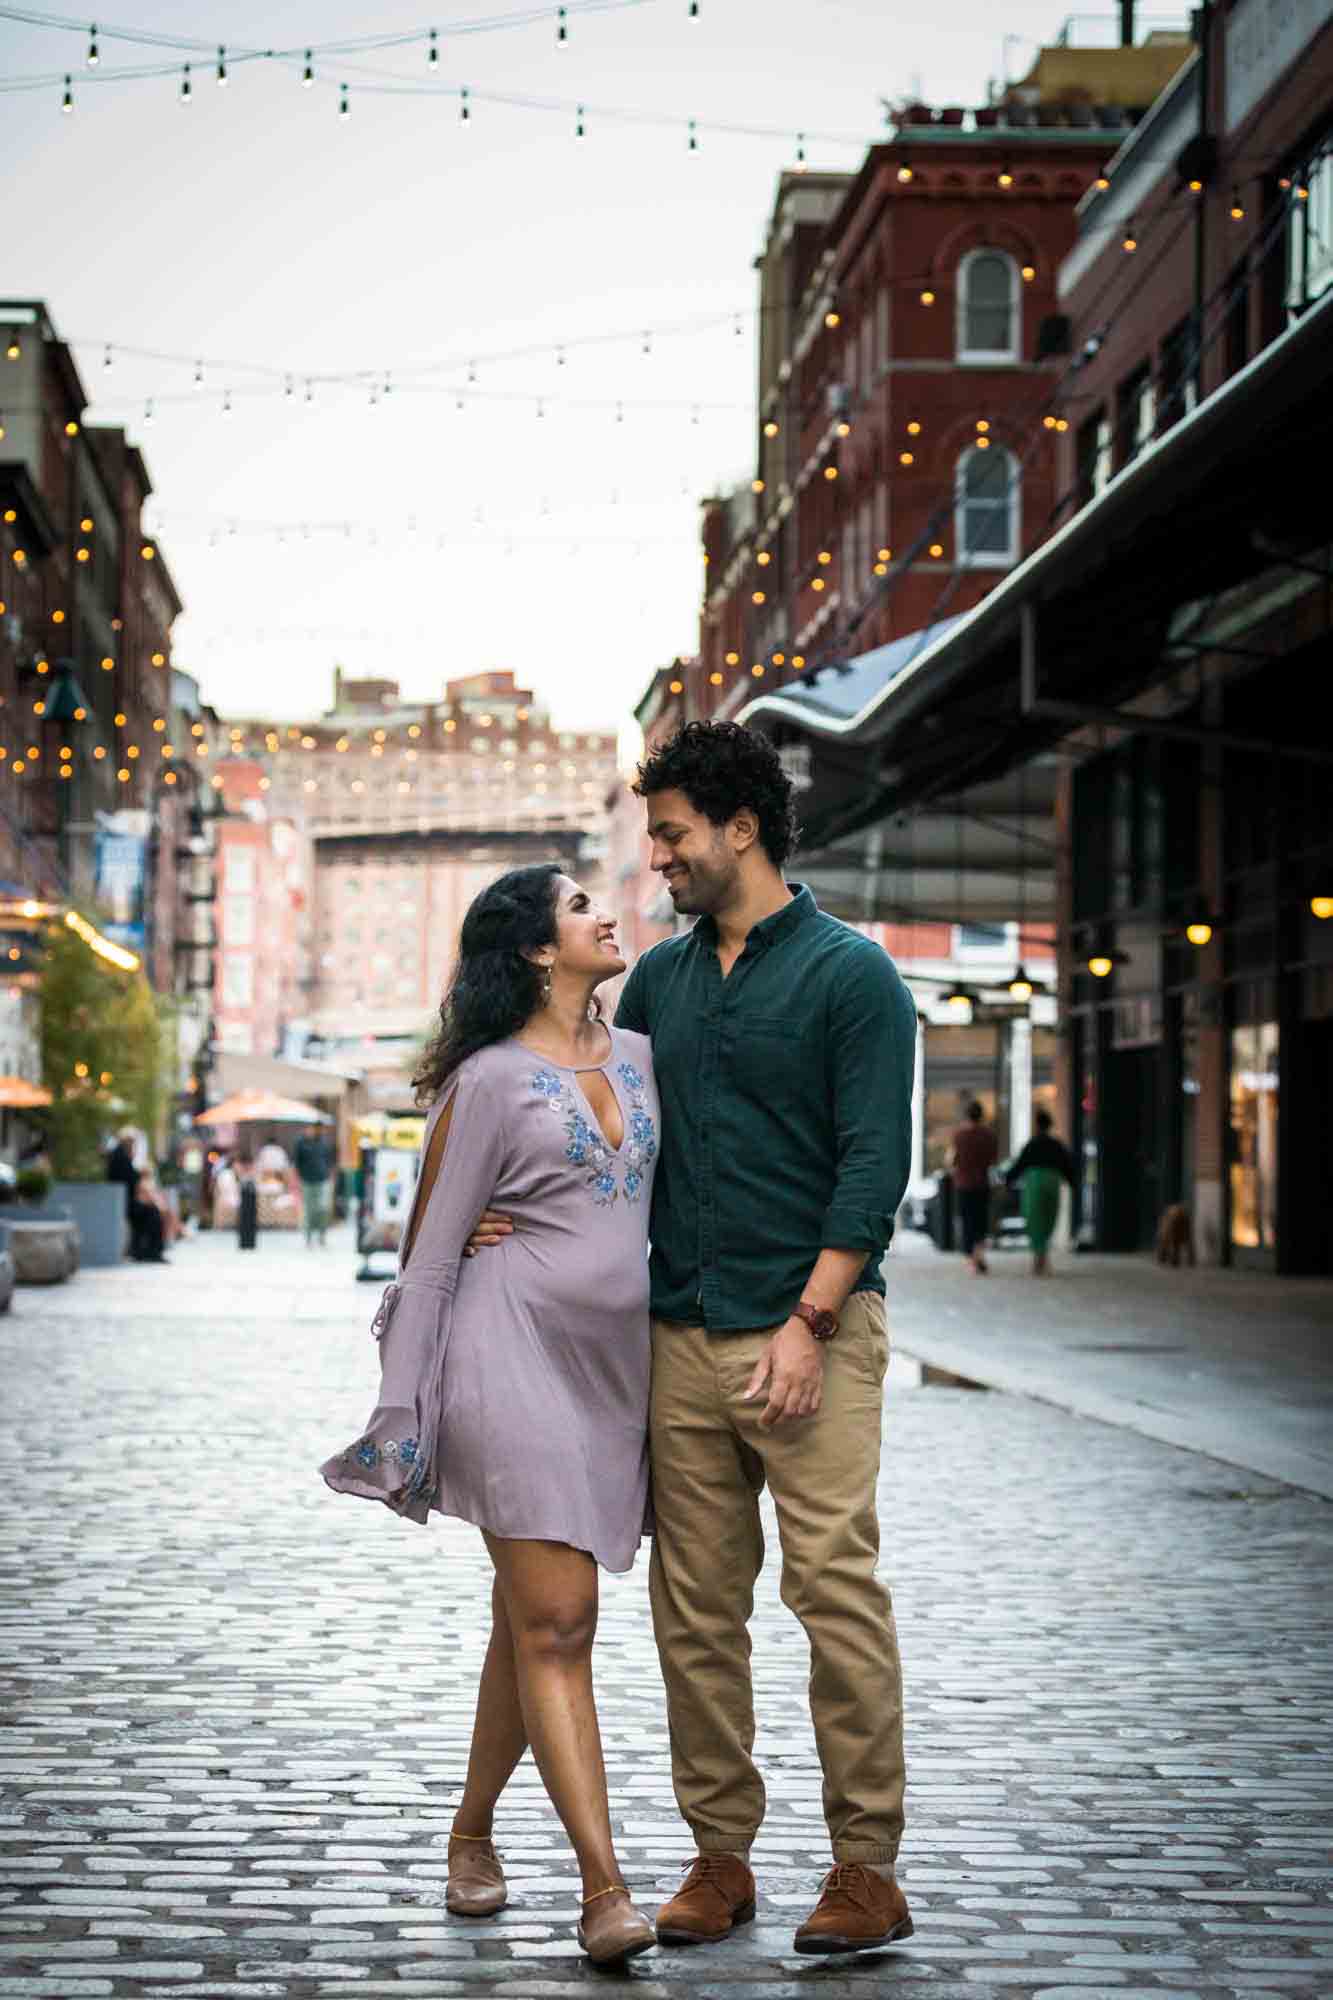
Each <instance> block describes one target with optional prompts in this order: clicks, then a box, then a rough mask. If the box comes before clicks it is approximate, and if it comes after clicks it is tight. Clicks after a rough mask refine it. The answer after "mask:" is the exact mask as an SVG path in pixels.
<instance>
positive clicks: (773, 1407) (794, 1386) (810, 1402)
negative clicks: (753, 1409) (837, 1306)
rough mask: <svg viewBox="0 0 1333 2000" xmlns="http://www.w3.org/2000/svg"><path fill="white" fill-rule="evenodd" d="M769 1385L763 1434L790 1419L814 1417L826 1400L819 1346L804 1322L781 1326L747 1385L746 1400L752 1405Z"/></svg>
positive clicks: (763, 1416)
mask: <svg viewBox="0 0 1333 2000" xmlns="http://www.w3.org/2000/svg"><path fill="white" fill-rule="evenodd" d="M765 1383H767V1384H768V1402H767V1404H766V1406H765V1408H764V1411H763V1413H762V1415H761V1416H760V1419H759V1424H760V1428H761V1429H762V1430H766V1431H771V1430H772V1428H773V1426H774V1424H781V1423H785V1422H786V1421H787V1419H788V1418H790V1417H813V1416H814V1414H815V1412H816V1411H817V1410H818V1408H819V1406H820V1404H821V1403H822V1402H823V1400H824V1357H823V1355H822V1354H821V1353H820V1351H819V1342H818V1341H817V1340H816V1339H815V1337H814V1335H813V1334H812V1333H811V1331H810V1329H809V1327H808V1326H807V1325H806V1323H805V1321H804V1320H803V1319H789V1320H788V1321H787V1322H786V1324H785V1325H783V1326H780V1327H779V1328H778V1330H777V1332H776V1333H775V1334H774V1335H773V1338H772V1339H771V1340H770V1341H769V1343H768V1346H767V1347H766V1348H765V1349H764V1351H763V1353H762V1354H761V1355H760V1357H759V1360H758V1363H757V1365H756V1367H755V1371H754V1373H753V1375H751V1377H750V1380H749V1382H748V1383H747V1384H746V1389H745V1397H744V1400H745V1401H746V1402H747V1403H752V1402H753V1401H754V1399H755V1397H756V1396H758V1395H759V1394H760V1393H761V1392H762V1390H763V1387H764V1384H765Z"/></svg>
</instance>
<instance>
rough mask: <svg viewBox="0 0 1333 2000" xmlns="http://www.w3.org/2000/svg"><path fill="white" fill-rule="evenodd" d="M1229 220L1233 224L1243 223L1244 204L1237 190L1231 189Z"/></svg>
mask: <svg viewBox="0 0 1333 2000" xmlns="http://www.w3.org/2000/svg"><path fill="white" fill-rule="evenodd" d="M1231 220H1232V221H1233V222H1244V220H1245V204H1244V202H1243V201H1242V200H1241V198H1240V189H1239V188H1232V190H1231Z"/></svg>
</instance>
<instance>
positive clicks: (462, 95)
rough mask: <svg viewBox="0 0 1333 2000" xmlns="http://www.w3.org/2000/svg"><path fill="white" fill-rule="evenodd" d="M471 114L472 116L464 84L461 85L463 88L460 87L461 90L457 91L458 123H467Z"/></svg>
mask: <svg viewBox="0 0 1333 2000" xmlns="http://www.w3.org/2000/svg"><path fill="white" fill-rule="evenodd" d="M471 116H472V109H471V106H470V105H469V103H468V94H467V86H466V84H465V85H464V86H463V88H462V89H461V90H460V91H459V93H458V122H459V124H460V125H466V124H467V123H468V121H469V119H470V118H471Z"/></svg>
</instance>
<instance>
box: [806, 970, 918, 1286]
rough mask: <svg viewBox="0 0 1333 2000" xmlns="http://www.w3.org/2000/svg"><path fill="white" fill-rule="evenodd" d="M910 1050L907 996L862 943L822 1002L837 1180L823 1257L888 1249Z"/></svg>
mask: <svg viewBox="0 0 1333 2000" xmlns="http://www.w3.org/2000/svg"><path fill="white" fill-rule="evenodd" d="M915 1051H916V1007H915V1005H914V1003H913V1001H912V997H911V995H910V993H909V992H908V991H907V988H906V987H905V986H904V984H903V982H902V980H901V978H900V977H899V975H898V972H897V970H896V969H895V967H894V965H893V962H892V960H891V959H890V958H889V957H888V956H887V955H886V954H885V953H883V952H881V951H880V950H879V948H878V947H877V946H874V945H871V944H870V943H869V941H868V940H867V941H866V942H865V944H864V945H863V946H861V947H860V948H858V949H856V950H854V951H852V952H849V954H848V965H847V968H846V970H845V972H844V973H843V974H842V976H841V977H840V978H839V980H838V981H837V984H836V988H835V991H834V994H833V996H832V998H831V999H830V1002H829V1063H830V1076H831V1082H832V1088H833V1110H834V1119H835V1124H836V1134H837V1177H836V1180H835V1183H834V1188H833V1198H832V1200H831V1201H830V1202H829V1205H828V1207H827V1209H826V1210H825V1212H824V1222H823V1228H822V1230H821V1233H820V1244H821V1247H822V1248H824V1249H826V1250H864V1251H866V1252H867V1253H868V1254H874V1253H876V1252H882V1251H884V1250H886V1249H887V1248H888V1244H889V1240H890V1238H891V1237H892V1235H893V1218H894V1216H895V1215H896V1214H897V1212H898V1206H899V1204H900V1202H901V1201H902V1198H903V1196H904V1194H905V1193H906V1191H907V1180H908V1175H909V1173H910V1172H911V1163H912V1075H913V1067H914V1062H915Z"/></svg>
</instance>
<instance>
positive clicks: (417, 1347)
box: [320, 1062, 505, 1522]
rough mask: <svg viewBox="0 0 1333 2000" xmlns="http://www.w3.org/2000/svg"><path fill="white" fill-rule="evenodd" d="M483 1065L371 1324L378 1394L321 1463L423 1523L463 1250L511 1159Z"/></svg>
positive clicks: (358, 1490)
mask: <svg viewBox="0 0 1333 2000" xmlns="http://www.w3.org/2000/svg"><path fill="white" fill-rule="evenodd" d="M478 1070H479V1066H478V1065H477V1064H476V1063H475V1062H473V1063H471V1064H467V1065H464V1067H463V1068H462V1069H461V1070H460V1071H459V1072H458V1074H457V1076H456V1078H455V1079H454V1082H453V1085H452V1088H451V1089H450V1091H449V1093H448V1095H447V1097H445V1099H444V1100H443V1101H442V1102H441V1103H440V1105H439V1106H438V1107H437V1109H436V1110H435V1112H433V1113H432V1116H431V1120H430V1123H429V1125H428V1127H427V1131H426V1140H425V1145H424V1147H423V1149H422V1160H421V1173H420V1176H419V1177H418V1181H417V1191H416V1194H415V1196H414V1198H413V1202H412V1207H411V1210H410V1212H409V1215H408V1221H407V1228H406V1230H405V1231H404V1238H403V1249H402V1253H401V1256H400V1259H399V1270H398V1276H397V1278H396V1279H395V1280H394V1282H393V1283H392V1284H391V1285H389V1286H388V1287H387V1289H386V1290H385V1293H384V1296H383V1298H382V1299H381V1300H380V1303H379V1307H378V1310H377V1311H376V1313H375V1317H374V1319H373V1320H372V1322H371V1329H370V1330H371V1333H372V1334H373V1336H374V1338H375V1339H376V1341H377V1342H378V1343H379V1354H380V1392H379V1400H378V1402H377V1403H376V1405H375V1408H374V1410H373V1411H372V1412H371V1416H370V1420H369V1422H368V1423H367V1425H366V1427H365V1430H364V1431H363V1432H362V1434H361V1436H360V1437H359V1438H357V1439H356V1441H355V1442H354V1443H353V1444H350V1445H348V1446H346V1448H345V1449H344V1450H342V1451H340V1452H336V1453H335V1454H334V1456H333V1457H332V1458H330V1459H328V1460H326V1461H325V1463H324V1464H323V1465H322V1466H321V1467H320V1473H321V1475H322V1477H323V1479H324V1481H325V1483H326V1484H327V1485H328V1486H330V1487H331V1488H332V1489H333V1491H334V1492H335V1493H349V1494H353V1495H355V1496H356V1497H357V1498H360V1499H364V1500H382V1501H383V1502H384V1504H385V1505H386V1506H387V1507H390V1508H391V1509H392V1510H393V1512H394V1513H396V1514H401V1515H403V1516H405V1517H406V1518H407V1519H408V1520H412V1521H418V1522H424V1521H425V1520H426V1517H427V1515H428V1514H429V1512H430V1508H431V1505H432V1503H433V1500H434V1497H435V1493H436V1489H437V1487H438V1484H439V1475H438V1469H437V1464H436V1457H437V1452H438V1447H439V1434H440V1417H441V1411H442V1409H443V1405H444V1369H445V1361H446V1356H447V1354H448V1349H449V1336H450V1332H451V1330H452V1326H453V1316H454V1301H455V1297H456V1294H457V1290H458V1283H459V1278H460V1274H461V1272H462V1270H463V1251H464V1248H465V1247H466V1244H467V1240H468V1238H469V1236H470V1235H471V1234H472V1231H473V1228H474V1227H475V1225H476V1222H477V1218H478V1217H479V1216H480V1214H481V1212H482V1210H483V1209H484V1208H485V1207H486V1205H487V1203H488V1202H489V1201H490V1199H491V1197H492V1195H493V1193H494V1191H495V1186H496V1182H497V1181H498V1179H499V1177H500V1174H501V1171H502V1168H503V1165H504V1158H505V1140H504V1120H503V1116H502V1112H501V1108H500V1106H499V1104H498V1103H497V1102H496V1100H495V1098H494V1095H493V1093H492V1091H491V1089H490V1088H489V1087H488V1085H487V1083H486V1080H485V1078H484V1077H482V1076H481V1075H480V1074H479V1073H478Z"/></svg>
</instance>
